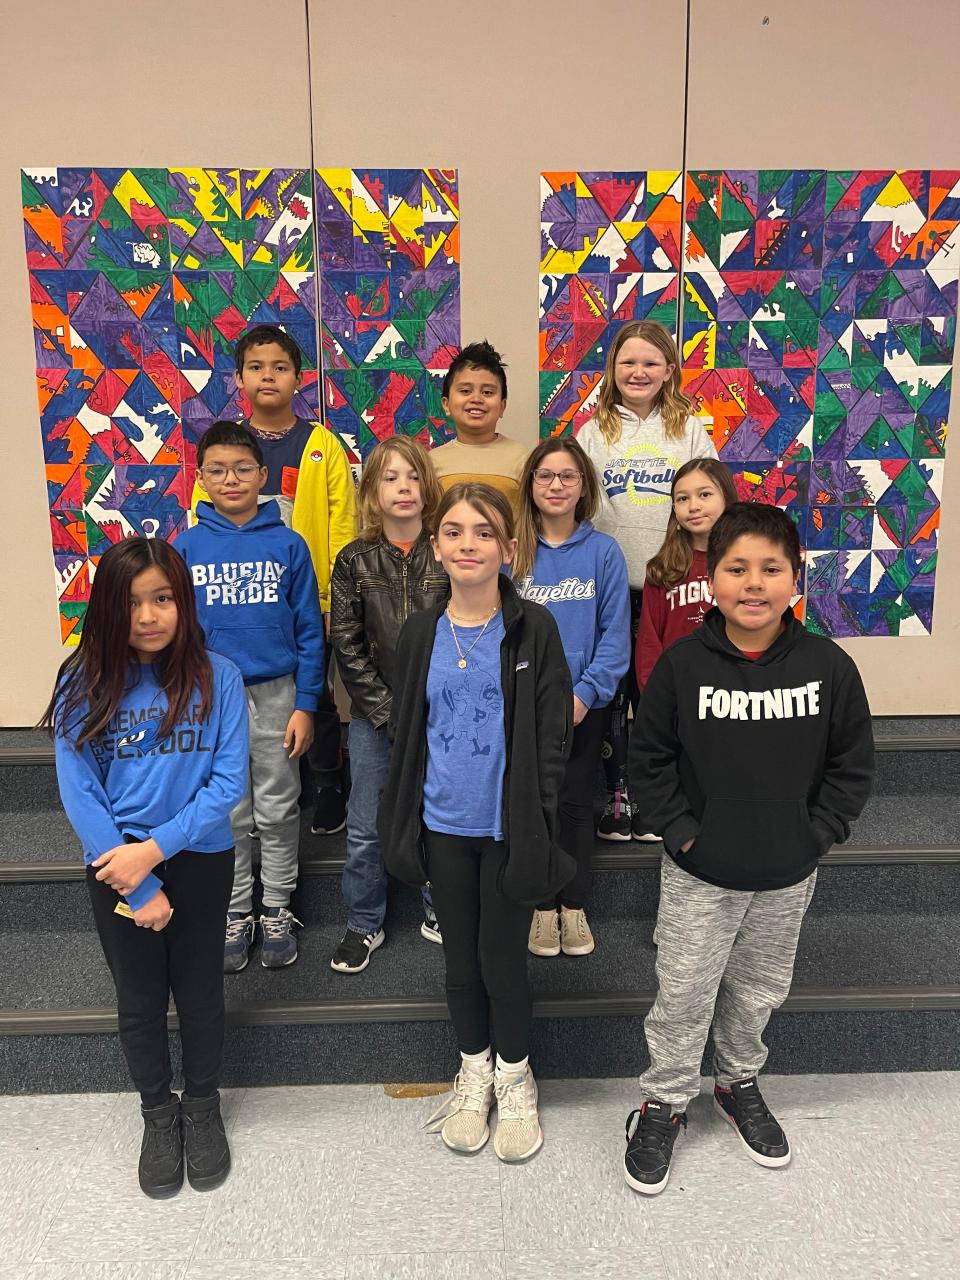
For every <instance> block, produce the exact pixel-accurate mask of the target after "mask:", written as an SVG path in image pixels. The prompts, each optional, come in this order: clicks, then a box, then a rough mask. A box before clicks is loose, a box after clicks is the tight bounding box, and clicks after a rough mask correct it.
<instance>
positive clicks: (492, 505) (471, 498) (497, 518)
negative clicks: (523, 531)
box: [430, 480, 516, 554]
mask: <svg viewBox="0 0 960 1280" xmlns="http://www.w3.org/2000/svg"><path fill="white" fill-rule="evenodd" d="M458 502H465V503H466V504H467V505H468V506H470V507H473V509H474V511H477V512H479V513H480V515H482V516H483V518H484V519H485V520H486V521H487V522H488V524H489V525H490V527H491V528H492V529H493V530H494V533H495V535H496V539H497V546H498V547H499V548H500V550H501V551H502V552H503V553H504V554H506V553H507V551H508V550H509V545H508V544H509V543H511V542H512V541H513V539H514V538H515V537H516V533H515V531H514V523H513V507H511V505H510V499H509V498H508V497H507V496H506V494H504V493H501V492H500V490H499V489H494V487H493V485H490V484H480V483H479V481H476V480H465V481H463V482H462V483H461V484H454V485H451V486H450V488H449V489H448V490H447V491H446V493H445V494H444V495H443V497H442V498H441V499H440V505H439V506H438V507H437V510H436V513H435V514H434V517H433V520H432V521H431V524H430V532H431V533H432V534H433V536H434V537H435V538H436V536H437V534H438V533H439V531H440V525H441V524H442V523H443V518H444V516H445V515H446V514H447V512H448V511H449V510H450V509H451V508H452V507H455V506H456V505H457V503H458Z"/></svg>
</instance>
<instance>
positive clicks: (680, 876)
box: [640, 854, 817, 1113]
mask: <svg viewBox="0 0 960 1280" xmlns="http://www.w3.org/2000/svg"><path fill="white" fill-rule="evenodd" d="M816 882H817V873H816V871H814V873H813V875H811V876H809V877H808V878H807V879H806V880H802V881H801V882H800V883H799V884H795V885H791V886H790V887H789V888H788V889H768V890H766V891H765V892H763V893H744V892H741V891H739V890H736V889H719V888H717V887H716V886H715V885H712V884H706V883H705V882H704V881H703V880H698V879H696V877H695V876H691V875H690V874H689V873H688V872H686V871H682V870H681V869H680V868H679V867H678V866H677V864H676V863H675V862H674V861H673V859H672V858H671V857H669V856H668V855H667V854H664V856H663V862H662V864H661V868H660V911H659V914H658V916H657V938H658V940H659V946H658V948H657V981H658V984H659V988H658V990H657V998H656V1000H655V1001H654V1003H653V1007H652V1008H651V1010H650V1012H649V1013H648V1014H647V1016H646V1019H645V1020H644V1024H643V1029H644V1032H645V1034H646V1038H647V1048H648V1050H649V1052H650V1066H649V1067H648V1068H647V1070H646V1071H645V1072H644V1073H643V1075H642V1076H641V1077H640V1093H641V1096H642V1097H643V1098H644V1099H648V1098H657V1099H659V1101H660V1102H668V1103H670V1106H671V1108H672V1110H673V1111H674V1112H675V1113H676V1112H678V1111H685V1110H686V1108H687V1103H688V1102H690V1100H691V1099H692V1098H695V1097H696V1096H697V1094H698V1093H699V1092H700V1062H701V1060H702V1057H703V1047H704V1045H705V1043H706V1040H707V1032H708V1031H709V1030H710V1024H711V1021H712V1023H713V1043H714V1047H715V1051H716V1053H715V1058H714V1075H715V1077H716V1080H717V1083H718V1084H721V1085H730V1084H732V1083H733V1082H734V1081H736V1080H743V1079H745V1078H746V1077H748V1076H755V1075H757V1073H758V1072H759V1071H760V1068H761V1067H762V1066H763V1064H764V1063H765V1062H766V1060H767V1046H766V1045H765V1044H764V1043H763V1040H762V1039H761V1035H762V1033H763V1030H764V1028H765V1027H766V1025H767V1023H768V1022H769V1021H770V1015H771V1014H772V1013H773V1011H774V1009H777V1008H779V1006H780V1005H781V1004H782V1003H783V1001H784V1000H785V999H786V997H787V994H788V992H789V991H790V983H791V981H792V980H793V962H794V959H795V957H796V954H797V940H798V938H799V936H800V925H801V923H802V922H803V916H804V912H805V911H806V909H807V907H808V906H809V905H810V899H811V898H812V897H813V890H814V886H815V884H816Z"/></svg>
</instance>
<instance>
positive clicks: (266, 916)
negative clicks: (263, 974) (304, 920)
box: [260, 907, 303, 969]
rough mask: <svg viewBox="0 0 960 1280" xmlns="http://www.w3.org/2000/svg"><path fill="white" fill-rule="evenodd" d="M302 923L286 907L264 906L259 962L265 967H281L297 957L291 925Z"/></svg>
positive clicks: (295, 937)
mask: <svg viewBox="0 0 960 1280" xmlns="http://www.w3.org/2000/svg"><path fill="white" fill-rule="evenodd" d="M295 924H299V925H300V927H301V929H302V928H303V925H302V924H301V923H300V921H299V920H298V919H297V917H296V916H295V915H294V914H293V912H292V911H289V910H288V909H287V908H286V907H265V908H264V911H263V915H262V916H261V917H260V927H261V929H263V946H262V947H261V948H260V963H261V964H262V965H263V967H264V968H265V969H283V968H284V967H285V966H286V965H288V964H293V962H294V960H296V958H297V935H296V934H295V933H294V932H293V926H294V925H295Z"/></svg>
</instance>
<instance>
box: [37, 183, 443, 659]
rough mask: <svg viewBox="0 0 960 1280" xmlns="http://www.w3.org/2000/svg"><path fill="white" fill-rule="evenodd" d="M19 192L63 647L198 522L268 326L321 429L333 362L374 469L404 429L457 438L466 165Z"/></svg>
mask: <svg viewBox="0 0 960 1280" xmlns="http://www.w3.org/2000/svg"><path fill="white" fill-rule="evenodd" d="M21 181H22V190H23V218H24V233H25V240H26V252H27V266H28V270H29V277H30V300H31V307H32V313H33V324H34V342H35V348H36V367H37V389H38V396H39V407H40V423H41V433H42V437H43V449H44V457H45V461H46V470H47V485H48V491H49V504H50V513H51V530H52V539H53V551H54V559H55V565H56V574H57V591H58V598H59V601H60V617H61V634H62V637H63V640H64V643H66V644H75V643H76V642H77V639H78V638H79V634H80V628H81V627H82V623H83V613H84V610H85V608H86V604H87V601H88V600H89V591H90V583H91V580H92V577H93V574H94V573H95V570H96V564H97V560H98V558H99V556H100V555H101V554H102V553H103V551H104V550H106V548H107V547H108V546H109V545H110V544H111V543H112V542H116V541H118V540H120V539H121V538H124V537H128V536H130V535H131V534H135V533H144V534H147V535H149V536H157V537H164V538H171V537H174V536H175V535H176V534H177V533H178V532H179V531H180V530H181V529H183V528H184V527H185V526H186V521H187V510H188V507H189V500H190V494H191V491H192V486H193V472H194V468H195V453H196V442H197V440H198V439H199V437H200V435H201V434H202V433H203V431H204V430H205V429H206V427H207V426H209V424H210V423H211V422H213V421H215V420H216V419H217V418H229V419H240V418H241V417H243V416H244V415H245V413H246V412H247V410H248V407H249V406H247V405H246V404H245V402H244V398H243V396H242V395H241V394H240V393H239V392H238V391H237V389H236V384H235V380H234V361H233V347H234V344H235V342H236V340H237V338H238V337H239V336H240V335H241V334H242V333H243V331H244V330H245V329H246V328H248V327H249V326H251V325H254V324H260V323H266V324H276V325H279V326H280V327H281V328H283V329H284V330H285V331H286V332H288V333H289V334H290V335H291V336H292V337H293V338H294V339H295V340H296V341H297V343H298V344H299V346H300V348H301V350H302V352H303V357H304V385H303V388H302V390H301V391H300V393H299V394H298V397H297V399H296V401H295V402H294V408H295V410H296V412H297V413H298V414H300V415H301V416H302V417H306V418H317V417H319V416H320V408H319V404H320V399H321V394H320V383H319V381H318V363H322V375H323V379H324V384H325V385H324V390H323V400H324V402H325V404H326V413H325V418H326V422H327V425H328V426H329V427H330V428H331V429H332V430H334V431H336V432H338V433H339V434H340V436H341V439H342V440H343V443H344V445H345V447H346V449H347V452H348V455H349V456H350V457H351V459H352V460H353V461H354V462H355V463H358V462H359V458H360V456H361V454H363V453H365V452H366V451H367V450H368V449H369V448H371V447H372V445H373V444H374V443H375V442H376V441H377V440H378V439H381V438H383V437H384V436H389V435H391V434H393V432H395V431H402V432H406V433H409V434H412V435H417V436H419V437H420V438H422V439H425V440H429V439H440V438H442V437H443V435H444V430H445V428H444V418H443V412H442V409H441V407H440V394H439V382H440V381H441V380H442V377H443V372H444V371H445V370H446V368H447V367H448V365H449V362H450V359H451V358H452V354H451V353H452V352H453V351H455V350H456V349H457V348H458V347H459V344H460V319H459V317H460V311H459V302H460V298H459V294H460V275H459V248H458V245H459V201H458V196H457V175H456V172H455V171H451V170H441V169H409V170H407V169H405V170H378V171H366V170H356V171H354V170H350V169H344V170H322V171H320V172H318V173H317V174H316V175H313V174H311V171H310V170H309V169H215V168H173V169H136V168H135V169H124V168H113V169H102V168H101V169H89V168H87V169H80V168H59V169H45V168H35V169H28V170H25V171H24V172H23V173H22V175H21ZM315 199H316V200H317V207H316V208H315V205H314V201H315ZM331 204H332V206H333V207H329V206H330V205H331ZM318 241H319V244H320V254H319V260H317V254H316V245H317V243H318ZM318 270H319V275H320V279H319V282H318V280H317V272H318ZM345 277H349V278H345ZM318 297H319V301H320V305H321V307H323V306H326V307H327V309H328V315H326V316H325V317H324V326H323V328H322V330H321V331H320V332H321V336H322V343H321V344H319V350H322V353H323V354H322V361H320V362H318V354H319V351H318V323H317V321H318V317H317V304H318Z"/></svg>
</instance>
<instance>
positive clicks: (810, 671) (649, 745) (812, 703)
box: [624, 503, 873, 1195]
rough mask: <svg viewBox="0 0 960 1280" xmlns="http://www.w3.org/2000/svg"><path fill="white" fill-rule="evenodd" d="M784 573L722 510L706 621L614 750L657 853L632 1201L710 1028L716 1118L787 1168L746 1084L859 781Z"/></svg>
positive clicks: (865, 724) (859, 793)
mask: <svg viewBox="0 0 960 1280" xmlns="http://www.w3.org/2000/svg"><path fill="white" fill-rule="evenodd" d="M799 570H800V542H799V538H798V537H797V531H796V528H795V527H794V525H793V522H792V521H791V520H790V518H789V516H787V515H786V514H785V513H784V512H783V511H780V510H779V509H778V508H776V507H769V506H764V505H760V504H757V503H736V504H734V505H733V506H731V507H728V508H727V510H726V511H725V512H724V514H723V515H722V516H720V518H719V519H718V520H717V522H716V524H715V525H714V526H713V529H712V530H711V532H710V541H709V544H708V546H707V573H708V589H709V591H710V594H711V595H712V596H713V598H714V601H715V607H714V608H712V609H711V610H710V611H709V612H708V613H707V615H706V617H705V618H704V620H703V625H702V627H700V628H699V630H697V631H695V632H694V633H693V634H692V635H689V636H686V637H684V638H683V639H681V640H678V641H677V642H676V643H675V644H673V645H671V646H670V648H669V649H667V650H666V651H665V652H664V653H663V654H662V655H661V657H660V659H659V660H658V662H657V664H656V666H655V667H654V669H653V672H652V674H651V676H650V679H649V681H648V683H647V686H646V688H645V690H644V695H643V699H642V701H641V704H640V717H639V721H638V724H637V726H636V728H635V730H634V733H633V737H632V740H631V744H630V762H629V771H630V788H631V791H630V794H631V795H632V796H633V797H634V800H635V803H636V804H637V805H638V811H639V813H640V814H641V820H642V822H643V824H644V826H645V828H646V829H647V830H650V831H662V832H663V846H664V849H665V854H664V858H663V863H662V867H661V884H660V910H659V913H658V916H657V937H658V942H659V948H658V953H657V980H658V984H659V987H658V991H657V998H656V1000H655V1001H654V1004H653V1007H652V1009H651V1010H650V1012H649V1014H648V1015H647V1018H646V1021H645V1022H644V1031H645V1033H646V1039H647V1047H648V1050H649V1053H650V1065H649V1067H648V1068H647V1070H646V1071H645V1072H644V1074H643V1075H642V1076H641V1078H640V1093H641V1097H642V1099H643V1103H642V1105H641V1107H640V1109H639V1110H637V1111H634V1112H632V1113H631V1115H630V1116H629V1118H628V1120H627V1149H626V1155H625V1158H624V1168H625V1175H626V1180H627V1182H628V1184H629V1185H630V1186H631V1187H633V1188H634V1190H636V1191H640V1192H642V1193H644V1194H645V1195H656V1194H657V1193H658V1192H660V1191H662V1190H663V1189H664V1187H665V1186H666V1185H667V1179H668V1176H669V1172H670V1159H671V1156H672V1153H673V1147H674V1143H675V1141H676V1138H677V1135H678V1133H679V1132H680V1130H681V1129H685V1128H686V1124H687V1120H686V1110H687V1104H688V1103H689V1102H690V1101H691V1100H692V1099H693V1098H695V1097H696V1096H697V1094H698V1093H699V1092H700V1062H701V1058H702V1056H703V1049H704V1044H705V1042H706V1038H707V1033H708V1031H709V1030H710V1029H711V1023H712V1028H713V1042H714V1048H715V1054H714V1077H715V1088H714V1103H715V1106H716V1108H717V1110H718V1111H719V1113H720V1115H721V1116H722V1117H723V1118H724V1119H725V1120H726V1121H727V1122H728V1123H729V1124H730V1125H731V1127H732V1128H733V1129H734V1130H735V1132H736V1133H737V1134H738V1136H739V1138H740V1141H741V1143H742V1144H743V1146H744V1148H745V1150H746V1152H747V1155H749V1156H750V1158H751V1159H753V1160H755V1161H756V1162H757V1163H758V1164H760V1165H763V1166H765V1167H767V1168H776V1167H778V1166H782V1165H785V1164H787V1163H789V1160H790V1146H789V1143H788V1142H787V1138H786V1135H785V1134H784V1132H783V1129H782V1128H781V1127H780V1125H779V1124H778V1123H777V1121H776V1119H775V1118H774V1116H773V1115H772V1114H771V1112H770V1110H769V1108H768V1107H767V1106H766V1104H765V1102H764V1100H763V1098H762V1096H761V1094H760V1090H759V1087H758V1084H757V1075H758V1073H759V1071H760V1069H761V1068H762V1066H763V1064H764V1062H765V1061H766V1057H767V1049H766V1046H765V1045H764V1043H763V1039H762V1034H763V1031H764V1028H765V1027H766V1025H767V1023H768V1021H769V1019H770V1016H771V1014H772V1013H773V1010H774V1009H777V1008H779V1006H780V1005H781V1004H782V1003H783V1001H784V1000H785V998H786V996H787V994H788V992H789V990H790V983H791V981H792V979H793V965H794V959H795V956H796V951H797V941H798V938H799V934H800V925H801V923H802V921H803V916H804V912H805V911H806V909H807V907H808V906H809V904H810V899H811V898H812V896H813V890H814V885H815V884H816V879H817V862H818V860H819V859H820V858H821V857H822V855H823V854H825V853H826V852H827V850H828V849H829V848H830V846H831V845H832V844H834V843H842V842H843V841H844V840H846V839H847V837H848V835H849V834H850V823H851V822H852V821H853V820H854V819H855V818H857V817H858V815H859V814H860V812H861V810H862V809H863V806H864V804H865V803H866V800H867V797H868V796H869V794H870V786H871V782H872V779H873V733H872V728H871V721H870V708H869V707H868V705H867V699H866V695H865V694H864V691H863V685H862V683H861V680H860V675H859V672H858V671H857V668H856V666H855V665H854V662H853V660H852V659H851V658H849V657H848V656H847V654H845V653H844V652H843V650H842V649H840V648H838V646H837V645H835V644H833V642H832V641H830V640H827V639H825V638H824V637H822V636H815V635H813V634H811V633H810V632H809V631H806V630H804V628H803V627H802V626H801V624H800V623H799V622H798V621H797V619H796V618H795V617H794V615H793V613H792V611H791V610H790V607H789V606H790V600H791V597H792V595H793V591H794V587H795V584H796V581H797V575H798V573H799Z"/></svg>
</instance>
